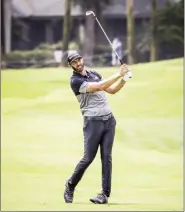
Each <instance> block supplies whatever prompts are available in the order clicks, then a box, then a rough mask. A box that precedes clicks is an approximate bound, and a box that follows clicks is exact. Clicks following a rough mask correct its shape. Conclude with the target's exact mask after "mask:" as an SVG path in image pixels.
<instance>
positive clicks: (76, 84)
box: [71, 78, 88, 95]
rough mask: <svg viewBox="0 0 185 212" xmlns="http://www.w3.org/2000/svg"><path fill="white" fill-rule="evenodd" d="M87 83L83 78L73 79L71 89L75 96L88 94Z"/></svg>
mask: <svg viewBox="0 0 185 212" xmlns="http://www.w3.org/2000/svg"><path fill="white" fill-rule="evenodd" d="M87 86H88V85H87V82H86V81H85V80H84V79H81V78H72V79H71V88H72V90H73V92H74V93H75V95H78V94H80V93H86V92H87Z"/></svg>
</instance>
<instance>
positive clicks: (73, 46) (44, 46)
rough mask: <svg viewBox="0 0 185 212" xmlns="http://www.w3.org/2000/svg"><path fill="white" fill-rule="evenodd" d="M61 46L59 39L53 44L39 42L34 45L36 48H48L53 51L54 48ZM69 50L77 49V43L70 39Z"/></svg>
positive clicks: (60, 47)
mask: <svg viewBox="0 0 185 212" xmlns="http://www.w3.org/2000/svg"><path fill="white" fill-rule="evenodd" d="M62 48H63V43H62V42H61V41H60V42H58V43H54V44H49V43H41V44H40V45H39V46H37V47H36V49H41V50H50V51H54V50H56V49H61V50H62ZM69 50H79V45H78V43H76V42H74V41H72V42H70V43H69Z"/></svg>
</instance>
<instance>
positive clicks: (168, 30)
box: [154, 0, 184, 43]
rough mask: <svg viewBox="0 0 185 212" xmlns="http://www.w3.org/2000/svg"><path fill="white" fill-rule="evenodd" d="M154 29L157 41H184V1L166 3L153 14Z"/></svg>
mask: <svg viewBox="0 0 185 212" xmlns="http://www.w3.org/2000/svg"><path fill="white" fill-rule="evenodd" d="M154 27H155V30H156V35H157V37H158V40H159V42H166V43H183V42H184V1H183V0H181V1H179V2H177V3H167V4H166V6H165V7H164V8H161V9H158V11H157V12H156V15H155V26H154Z"/></svg>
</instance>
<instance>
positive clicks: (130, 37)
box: [126, 0, 134, 64]
mask: <svg viewBox="0 0 185 212" xmlns="http://www.w3.org/2000/svg"><path fill="white" fill-rule="evenodd" d="M126 8H127V49H128V64H133V62H134V20H133V0H126Z"/></svg>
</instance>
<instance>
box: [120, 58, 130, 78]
mask: <svg viewBox="0 0 185 212" xmlns="http://www.w3.org/2000/svg"><path fill="white" fill-rule="evenodd" d="M119 61H120V63H121V65H123V61H122V60H121V59H120V58H119ZM127 74H128V77H129V78H132V73H131V71H128V72H127Z"/></svg>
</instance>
